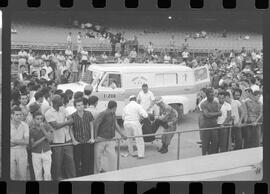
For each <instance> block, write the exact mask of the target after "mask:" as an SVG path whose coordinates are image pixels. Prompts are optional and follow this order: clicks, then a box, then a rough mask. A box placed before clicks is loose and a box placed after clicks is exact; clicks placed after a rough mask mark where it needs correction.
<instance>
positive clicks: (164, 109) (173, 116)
mask: <svg viewBox="0 0 270 194" xmlns="http://www.w3.org/2000/svg"><path fill="white" fill-rule="evenodd" d="M155 103H156V104H157V106H159V108H160V111H159V116H157V119H156V121H155V122H154V124H153V129H154V131H157V130H155V129H157V128H158V127H159V126H162V127H164V132H171V131H176V124H177V119H178V113H177V111H176V110H175V109H174V108H172V107H171V106H170V105H168V104H166V103H165V102H164V101H163V99H162V97H156V98H155ZM173 135H174V134H167V135H162V138H161V139H162V147H161V148H160V149H159V152H160V153H162V154H164V153H167V152H168V146H169V144H170V142H171V139H172V137H173Z"/></svg>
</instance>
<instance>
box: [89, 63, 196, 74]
mask: <svg viewBox="0 0 270 194" xmlns="http://www.w3.org/2000/svg"><path fill="white" fill-rule="evenodd" d="M88 69H89V70H97V71H106V72H125V73H129V72H130V73H134V72H168V71H170V72H175V71H192V69H191V68H190V67H186V66H181V65H174V64H147V63H146V64H144V63H128V64H125V63H121V64H117V63H116V64H93V65H91V66H90V67H89V68H88Z"/></svg>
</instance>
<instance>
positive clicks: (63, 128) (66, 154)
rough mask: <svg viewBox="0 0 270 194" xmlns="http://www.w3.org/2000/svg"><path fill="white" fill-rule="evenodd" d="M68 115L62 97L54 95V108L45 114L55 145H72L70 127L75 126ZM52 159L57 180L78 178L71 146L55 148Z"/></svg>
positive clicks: (54, 176) (54, 175)
mask: <svg viewBox="0 0 270 194" xmlns="http://www.w3.org/2000/svg"><path fill="white" fill-rule="evenodd" d="M67 115H68V113H67V111H66V110H65V107H63V101H62V99H61V97H60V96H59V95H54V96H53V97H52V107H51V108H50V109H49V110H48V111H47V112H46V113H45V119H46V121H47V122H48V123H49V124H50V125H51V126H52V128H53V130H54V138H53V143H54V144H63V143H72V140H71V136H70V129H69V126H70V125H72V124H73V120H72V119H68V117H67ZM52 158H53V160H52V169H53V171H52V172H53V174H52V175H53V178H54V179H55V180H62V179H63V178H73V177H75V176H76V172H75V164H74V160H73V147H72V146H71V145H68V146H59V147H53V148H52ZM63 166H65V168H64V171H65V172H64V173H62V167H63Z"/></svg>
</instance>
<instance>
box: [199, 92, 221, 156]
mask: <svg viewBox="0 0 270 194" xmlns="http://www.w3.org/2000/svg"><path fill="white" fill-rule="evenodd" d="M206 97H207V100H206V101H204V102H202V104H201V109H202V113H201V114H202V118H201V125H202V126H201V127H202V128H213V127H217V126H218V124H217V118H218V117H219V116H221V112H220V110H219V104H218V102H217V101H215V100H214V91H213V89H212V88H208V89H207V90H206ZM217 152H218V130H205V131H202V155H206V154H214V153H217Z"/></svg>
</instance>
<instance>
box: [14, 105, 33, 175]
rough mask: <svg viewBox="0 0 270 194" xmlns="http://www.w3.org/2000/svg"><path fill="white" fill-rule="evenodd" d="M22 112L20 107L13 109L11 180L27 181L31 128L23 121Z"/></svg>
mask: <svg viewBox="0 0 270 194" xmlns="http://www.w3.org/2000/svg"><path fill="white" fill-rule="evenodd" d="M21 119H22V110H21V108H20V107H19V106H15V107H13V108H12V109H11V122H10V178H11V180H26V172H27V151H26V147H27V145H28V144H29V127H28V125H27V124H26V123H25V122H22V121H21Z"/></svg>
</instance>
